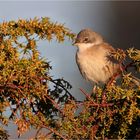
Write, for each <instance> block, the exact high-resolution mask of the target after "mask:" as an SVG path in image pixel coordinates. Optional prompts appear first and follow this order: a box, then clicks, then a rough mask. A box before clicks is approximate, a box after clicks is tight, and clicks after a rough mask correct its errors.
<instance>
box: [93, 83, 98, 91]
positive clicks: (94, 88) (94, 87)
mask: <svg viewBox="0 0 140 140" xmlns="http://www.w3.org/2000/svg"><path fill="white" fill-rule="evenodd" d="M97 85H98V83H94V85H93V89H92V93H96V91H97Z"/></svg>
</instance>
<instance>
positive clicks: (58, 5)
mask: <svg viewBox="0 0 140 140" xmlns="http://www.w3.org/2000/svg"><path fill="white" fill-rule="evenodd" d="M34 17H50V19H51V20H52V21H54V22H56V21H57V22H58V23H62V24H63V23H64V24H65V26H66V27H68V28H69V29H71V31H72V32H74V33H78V32H79V31H80V30H81V29H83V28H87V27H88V28H92V29H93V30H94V31H96V32H98V33H100V34H101V35H102V36H103V37H104V39H105V40H106V41H107V42H108V43H110V44H111V45H112V46H113V47H115V48H123V49H126V48H129V47H135V48H138V49H140V1H123V2H122V1H58V0H57V1H53V0H52V1H47V0H46V1H39V0H38V1H13V0H11V1H3V2H2V1H0V22H3V21H9V20H18V19H19V18H24V19H29V18H34ZM38 46H39V50H40V52H41V55H42V56H43V57H45V58H46V59H47V60H48V61H51V65H52V67H53V70H52V71H50V73H51V75H52V76H53V77H54V78H62V77H63V78H64V79H65V80H67V81H69V82H70V83H71V85H72V86H73V88H72V90H71V91H70V92H71V93H72V95H73V96H75V97H76V98H77V99H78V100H82V99H84V96H83V95H82V94H81V92H80V90H79V88H82V89H84V90H85V91H87V92H90V91H91V89H92V85H91V84H90V83H89V82H87V81H85V80H84V79H83V78H82V76H81V75H80V73H79V70H78V67H77V65H76V62H75V53H76V47H74V46H72V42H71V41H70V40H68V39H67V40H66V41H65V42H64V43H62V44H58V43H57V42H56V41H55V40H54V41H52V42H47V41H41V42H40V43H39V44H38ZM15 130H16V127H15V126H13V125H12V124H11V125H9V127H8V131H9V132H10V134H11V137H10V139H16V138H17V135H15ZM33 133H34V131H32V134H33ZM32 134H31V133H29V134H25V135H23V136H21V138H20V139H27V138H28V137H29V136H30V135H32Z"/></svg>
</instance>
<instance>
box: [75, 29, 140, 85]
mask: <svg viewBox="0 0 140 140" xmlns="http://www.w3.org/2000/svg"><path fill="white" fill-rule="evenodd" d="M73 45H74V46H77V48H78V49H77V52H76V63H77V65H78V68H79V71H80V73H81V74H82V76H83V77H84V78H85V79H86V80H88V81H91V82H92V83H96V85H97V84H100V83H102V84H106V83H108V82H109V80H110V79H111V78H112V77H113V76H114V75H115V74H117V73H120V72H121V67H122V64H120V63H119V62H118V60H116V59H115V58H114V57H113V56H112V52H115V48H113V47H112V45H110V44H109V43H107V42H106V41H105V40H104V39H103V37H102V36H101V35H100V34H98V33H96V32H94V31H93V30H92V29H90V28H86V29H82V30H81V31H80V32H79V33H78V34H77V37H76V39H75V42H74V43H73ZM131 78H132V81H133V83H135V84H136V85H137V86H140V79H139V78H136V77H135V76H132V75H131Z"/></svg>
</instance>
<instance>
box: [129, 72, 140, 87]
mask: <svg viewBox="0 0 140 140" xmlns="http://www.w3.org/2000/svg"><path fill="white" fill-rule="evenodd" d="M131 78H132V82H133V83H134V84H136V85H137V86H138V87H139V86H140V79H139V78H137V77H135V76H132V75H131Z"/></svg>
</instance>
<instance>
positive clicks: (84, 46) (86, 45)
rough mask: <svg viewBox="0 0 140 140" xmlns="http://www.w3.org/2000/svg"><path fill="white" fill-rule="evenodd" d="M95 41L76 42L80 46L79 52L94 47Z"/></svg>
mask: <svg viewBox="0 0 140 140" xmlns="http://www.w3.org/2000/svg"><path fill="white" fill-rule="evenodd" d="M93 45H95V43H76V46H77V47H78V52H83V51H85V50H86V49H88V48H90V47H93Z"/></svg>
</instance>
